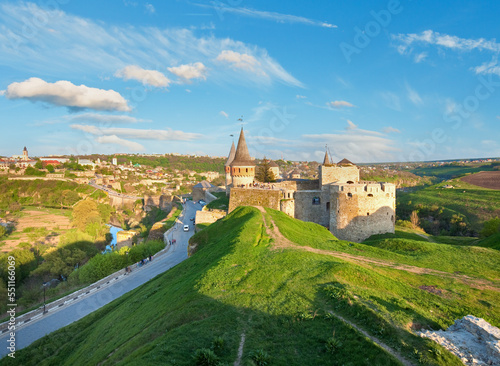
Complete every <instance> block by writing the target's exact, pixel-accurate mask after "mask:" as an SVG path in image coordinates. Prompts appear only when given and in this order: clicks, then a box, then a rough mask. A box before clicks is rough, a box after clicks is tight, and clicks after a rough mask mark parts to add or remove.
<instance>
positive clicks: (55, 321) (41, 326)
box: [0, 201, 202, 357]
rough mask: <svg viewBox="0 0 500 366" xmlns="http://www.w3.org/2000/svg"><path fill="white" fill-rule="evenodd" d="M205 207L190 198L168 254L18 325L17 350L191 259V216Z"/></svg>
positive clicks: (1, 354) (2, 353)
mask: <svg viewBox="0 0 500 366" xmlns="http://www.w3.org/2000/svg"><path fill="white" fill-rule="evenodd" d="M201 208H202V206H201V205H200V204H199V203H193V202H192V201H187V203H186V204H185V209H184V215H183V216H180V217H179V219H178V221H177V223H176V224H175V227H174V230H173V231H172V235H168V239H169V240H171V239H172V238H173V239H175V240H176V243H175V244H172V245H170V248H169V250H168V251H167V253H166V254H164V255H162V256H159V257H157V258H155V259H154V260H153V261H152V262H150V263H148V264H146V265H144V266H142V267H140V268H137V269H135V270H134V271H132V273H131V274H129V275H127V276H122V278H121V279H119V280H117V281H113V282H112V284H110V285H109V286H107V287H104V288H102V289H100V290H98V291H95V292H93V293H92V294H91V295H88V296H86V297H84V298H82V299H81V300H77V301H74V302H73V303H71V304H70V305H67V306H65V307H63V308H61V309H60V310H59V309H56V310H54V311H50V312H49V313H47V314H46V315H44V316H43V317H42V318H40V319H38V320H36V321H32V322H30V323H29V324H25V325H24V324H21V325H17V326H16V350H20V349H22V348H25V347H27V346H29V345H30V344H31V343H33V342H34V341H36V340H37V339H40V338H42V337H43V336H45V335H47V334H49V333H52V332H54V331H56V330H58V329H60V328H62V327H65V326H66V325H69V324H71V323H73V322H75V321H77V320H79V319H81V318H83V317H84V316H86V315H88V314H90V313H92V312H94V311H96V310H97V309H99V308H101V307H103V306H104V305H106V304H108V303H110V302H111V301H113V300H115V299H117V298H119V297H120V296H122V295H123V294H125V293H127V292H129V291H131V290H133V289H135V288H137V287H139V286H140V285H142V284H144V283H146V282H147V281H149V280H150V279H152V278H154V277H156V276H157V275H159V274H160V273H163V272H165V271H167V270H168V269H170V268H172V267H173V266H175V265H177V264H179V263H180V262H182V261H184V260H185V259H187V257H188V255H187V247H188V241H189V238H190V237H191V236H192V235H193V234H194V224H193V222H192V221H191V220H190V218H191V217H194V216H195V214H196V211H198V210H201ZM184 225H189V231H187V232H186V231H184V230H183V226H184ZM8 339H9V335H8V333H5V334H4V335H2V336H1V337H0V342H1V343H0V344H3V345H4V346H2V347H0V357H4V356H6V355H7V354H8V353H9V351H8V350H7V346H8V344H7V340H8Z"/></svg>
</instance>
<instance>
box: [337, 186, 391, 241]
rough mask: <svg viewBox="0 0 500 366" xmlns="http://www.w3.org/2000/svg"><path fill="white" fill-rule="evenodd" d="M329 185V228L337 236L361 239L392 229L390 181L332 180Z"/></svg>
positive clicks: (345, 238)
mask: <svg viewBox="0 0 500 366" xmlns="http://www.w3.org/2000/svg"><path fill="white" fill-rule="evenodd" d="M330 187H331V188H330V189H331V192H332V194H331V215H330V231H331V232H332V233H333V234H334V235H335V236H336V237H337V238H339V239H343V240H350V241H356V242H360V241H363V240H365V239H367V238H368V237H370V236H371V235H374V234H383V233H394V224H395V216H396V197H395V186H394V185H393V184H390V183H368V184H363V183H355V184H332V185H331V186H330Z"/></svg>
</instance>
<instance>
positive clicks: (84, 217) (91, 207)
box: [73, 199, 101, 231]
mask: <svg viewBox="0 0 500 366" xmlns="http://www.w3.org/2000/svg"><path fill="white" fill-rule="evenodd" d="M97 219H98V220H100V219H101V215H100V214H99V210H98V209H97V204H96V203H95V202H94V201H92V200H88V199H87V200H83V201H80V202H79V203H78V204H77V205H76V206H75V208H74V210H73V225H74V226H75V227H77V228H78V229H79V230H81V231H85V229H86V227H87V224H89V223H91V222H95V220H97Z"/></svg>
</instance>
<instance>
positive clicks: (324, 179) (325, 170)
mask: <svg viewBox="0 0 500 366" xmlns="http://www.w3.org/2000/svg"><path fill="white" fill-rule="evenodd" d="M319 180H320V184H321V186H325V185H326V184H330V183H334V182H338V183H347V182H358V181H359V168H358V167H357V166H355V165H350V166H325V165H320V168H319Z"/></svg>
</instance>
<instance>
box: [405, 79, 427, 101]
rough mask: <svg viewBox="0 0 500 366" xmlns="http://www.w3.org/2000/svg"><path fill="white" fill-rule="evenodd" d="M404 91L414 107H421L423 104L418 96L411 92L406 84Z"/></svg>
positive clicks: (413, 91)
mask: <svg viewBox="0 0 500 366" xmlns="http://www.w3.org/2000/svg"><path fill="white" fill-rule="evenodd" d="M406 90H407V91H408V99H409V100H410V101H411V102H412V103H413V104H415V105H422V104H424V102H423V100H422V98H421V97H420V95H419V94H418V93H417V92H416V91H415V90H413V89H412V88H411V87H410V86H409V85H408V84H406Z"/></svg>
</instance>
